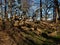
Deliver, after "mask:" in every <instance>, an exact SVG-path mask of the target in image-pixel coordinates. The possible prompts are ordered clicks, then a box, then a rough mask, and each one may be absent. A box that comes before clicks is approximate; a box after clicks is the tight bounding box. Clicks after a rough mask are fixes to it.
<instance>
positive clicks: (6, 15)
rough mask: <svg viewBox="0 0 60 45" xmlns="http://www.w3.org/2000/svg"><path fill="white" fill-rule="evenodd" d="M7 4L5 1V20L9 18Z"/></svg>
mask: <svg viewBox="0 0 60 45" xmlns="http://www.w3.org/2000/svg"><path fill="white" fill-rule="evenodd" d="M6 3H7V2H6V0H5V18H8V14H7V9H6V8H7V7H6Z"/></svg>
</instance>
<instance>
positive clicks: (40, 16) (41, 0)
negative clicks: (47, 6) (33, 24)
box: [40, 0, 42, 20]
mask: <svg viewBox="0 0 60 45" xmlns="http://www.w3.org/2000/svg"><path fill="white" fill-rule="evenodd" d="M40 20H42V0H40Z"/></svg>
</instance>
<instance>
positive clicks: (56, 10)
mask: <svg viewBox="0 0 60 45" xmlns="http://www.w3.org/2000/svg"><path fill="white" fill-rule="evenodd" d="M58 12H59V5H58V0H54V15H53V20H54V22H56V23H57V22H58V20H57V19H58V16H59V13H58Z"/></svg>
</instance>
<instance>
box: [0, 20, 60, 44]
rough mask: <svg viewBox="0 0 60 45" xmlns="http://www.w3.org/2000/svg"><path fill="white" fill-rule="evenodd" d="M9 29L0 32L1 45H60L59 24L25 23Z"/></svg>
mask: <svg viewBox="0 0 60 45" xmlns="http://www.w3.org/2000/svg"><path fill="white" fill-rule="evenodd" d="M22 22H24V21H22ZM7 24H8V23H7ZM5 26H7V25H5ZM8 27H9V24H8V26H7V28H6V29H3V30H0V45H60V24H59V23H58V24H55V23H48V22H24V23H23V24H20V26H14V27H11V28H8Z"/></svg>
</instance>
